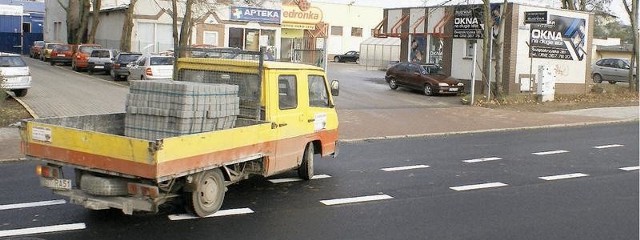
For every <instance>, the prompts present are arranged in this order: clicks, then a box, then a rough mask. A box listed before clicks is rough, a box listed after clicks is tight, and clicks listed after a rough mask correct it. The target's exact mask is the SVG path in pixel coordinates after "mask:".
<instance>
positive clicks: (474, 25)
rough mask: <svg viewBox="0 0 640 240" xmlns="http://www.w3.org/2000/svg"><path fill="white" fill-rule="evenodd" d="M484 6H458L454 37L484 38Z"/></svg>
mask: <svg viewBox="0 0 640 240" xmlns="http://www.w3.org/2000/svg"><path fill="white" fill-rule="evenodd" d="M482 19H483V17H482V6H481V5H467V6H456V7H455V9H454V19H453V38H467V39H481V38H482V29H483V22H482Z"/></svg>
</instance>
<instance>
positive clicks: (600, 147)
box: [593, 144, 624, 149]
mask: <svg viewBox="0 0 640 240" xmlns="http://www.w3.org/2000/svg"><path fill="white" fill-rule="evenodd" d="M615 147H624V145H621V144H610V145H602V146H595V147H593V148H595V149H604V148H615Z"/></svg>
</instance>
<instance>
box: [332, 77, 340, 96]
mask: <svg viewBox="0 0 640 240" xmlns="http://www.w3.org/2000/svg"><path fill="white" fill-rule="evenodd" d="M339 94H340V82H338V80H333V81H331V95H332V96H338V95H339Z"/></svg>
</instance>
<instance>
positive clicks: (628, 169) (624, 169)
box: [620, 166, 640, 171]
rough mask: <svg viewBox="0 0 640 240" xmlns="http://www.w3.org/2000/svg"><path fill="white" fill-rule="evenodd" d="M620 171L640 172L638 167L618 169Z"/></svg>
mask: <svg viewBox="0 0 640 240" xmlns="http://www.w3.org/2000/svg"><path fill="white" fill-rule="evenodd" d="M620 170H623V171H635V170H640V166H635V167H623V168H620Z"/></svg>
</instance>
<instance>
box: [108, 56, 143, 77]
mask: <svg viewBox="0 0 640 240" xmlns="http://www.w3.org/2000/svg"><path fill="white" fill-rule="evenodd" d="M140 56H142V53H132V52H121V53H119V54H118V55H117V56H116V57H115V58H114V59H113V65H112V66H111V71H110V72H111V77H112V78H113V80H114V81H115V80H120V79H127V78H128V77H129V74H130V73H129V68H131V63H133V62H135V61H136V60H138V58H140Z"/></svg>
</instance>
